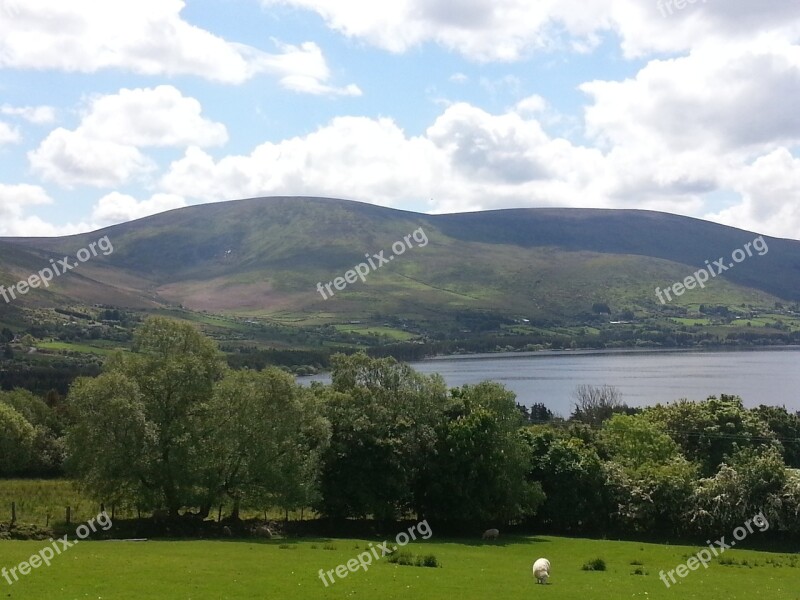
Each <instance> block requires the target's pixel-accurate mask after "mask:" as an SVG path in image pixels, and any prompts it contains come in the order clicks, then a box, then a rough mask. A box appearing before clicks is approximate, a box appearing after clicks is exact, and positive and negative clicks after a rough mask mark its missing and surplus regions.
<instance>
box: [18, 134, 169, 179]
mask: <svg viewBox="0 0 800 600" xmlns="http://www.w3.org/2000/svg"><path fill="white" fill-rule="evenodd" d="M28 159H29V160H30V162H31V167H32V168H33V170H34V172H35V173H37V174H38V175H40V176H41V177H43V178H44V179H47V180H49V181H54V182H56V183H58V184H60V185H62V186H64V187H67V188H72V187H74V186H76V185H91V186H96V187H113V186H115V185H120V184H122V183H126V182H128V181H131V180H132V179H134V178H137V177H141V176H143V175H145V174H147V173H149V172H151V171H154V170H155V169H156V165H155V163H154V162H153V161H152V160H150V159H149V158H147V157H146V156H144V155H143V154H142V153H141V152H139V150H138V149H137V148H136V147H135V146H130V145H126V144H119V143H117V142H114V141H110V140H104V139H94V138H91V137H87V136H84V135H83V133H82V132H80V131H69V130H67V129H64V128H63V127H59V128H58V129H55V130H54V131H52V132H51V133H50V135H48V136H47V138H45V140H44V141H43V142H42V143H41V144H40V145H39V147H38V148H37V149H36V150H33V151H31V152H29V153H28Z"/></svg>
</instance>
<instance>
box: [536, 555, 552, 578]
mask: <svg viewBox="0 0 800 600" xmlns="http://www.w3.org/2000/svg"><path fill="white" fill-rule="evenodd" d="M533 576H534V577H536V583H547V578H548V577H550V561H549V560H547V559H546V558H537V559H536V562H534V563H533Z"/></svg>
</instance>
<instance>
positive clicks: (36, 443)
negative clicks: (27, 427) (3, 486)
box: [0, 389, 64, 475]
mask: <svg viewBox="0 0 800 600" xmlns="http://www.w3.org/2000/svg"><path fill="white" fill-rule="evenodd" d="M0 403H4V404H7V405H8V406H11V407H12V408H14V409H15V410H16V411H17V412H19V413H20V414H21V415H22V416H23V417H25V420H26V421H28V422H29V423H30V424H31V425H32V426H33V429H34V440H33V445H32V448H31V458H30V461H29V464H28V467H27V469H26V473H28V474H37V475H54V474H57V473H58V472H59V471H60V469H61V464H62V462H63V461H64V444H63V440H62V439H61V434H62V425H61V422H60V421H59V419H58V418H57V416H56V413H55V411H54V410H53V409H52V408H50V407H49V406H48V405H47V404H45V402H44V401H43V400H41V399H40V398H38V397H37V396H35V395H33V394H32V393H31V392H29V391H27V390H23V389H16V390H13V391H10V392H0Z"/></svg>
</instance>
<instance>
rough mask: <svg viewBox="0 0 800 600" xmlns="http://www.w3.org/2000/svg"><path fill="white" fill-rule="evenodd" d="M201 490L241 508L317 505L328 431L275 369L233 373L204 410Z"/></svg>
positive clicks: (310, 396) (317, 408) (308, 394)
mask: <svg viewBox="0 0 800 600" xmlns="http://www.w3.org/2000/svg"><path fill="white" fill-rule="evenodd" d="M207 417H208V418H207V420H206V423H207V428H206V431H205V436H204V443H203V448H204V449H205V452H206V456H207V463H206V468H205V469H204V473H203V482H204V485H203V487H204V488H205V489H206V490H207V491H208V493H209V498H208V502H209V503H210V502H214V501H215V500H216V499H217V498H219V497H220V496H221V495H224V496H227V497H228V498H230V499H232V500H233V502H234V511H233V517H234V518H237V517H238V510H239V507H240V506H242V505H246V506H251V507H258V508H267V507H273V506H277V507H281V508H284V509H287V510H288V509H295V508H303V507H306V506H310V505H311V504H312V503H313V502H314V501H315V500H317V496H316V493H317V484H318V475H319V473H318V472H319V464H320V463H319V456H320V453H321V452H322V451H323V450H324V448H325V447H326V446H327V443H328V441H329V438H330V427H329V423H328V421H327V419H325V417H324V416H323V414H322V410H321V402H320V400H319V399H318V398H317V397H316V396H315V395H314V393H313V392H312V391H310V390H308V389H306V388H303V387H302V386H300V385H299V384H297V383H296V382H295V380H294V377H293V376H291V375H289V374H288V373H285V372H284V371H281V370H280V369H277V368H269V369H266V370H264V371H262V372H255V371H234V372H230V373H228V374H227V375H226V377H225V378H224V379H223V380H222V381H221V382H219V384H218V385H217V386H216V389H215V391H214V396H213V398H212V400H211V402H210V404H209V405H208V412H207Z"/></svg>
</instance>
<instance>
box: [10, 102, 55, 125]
mask: <svg viewBox="0 0 800 600" xmlns="http://www.w3.org/2000/svg"><path fill="white" fill-rule="evenodd" d="M0 114H4V115H11V116H15V117H21V118H23V119H25V120H26V121H29V122H30V123H34V124H36V125H45V124H47V123H52V122H53V121H55V120H56V109H55V108H53V107H52V106H11V105H10V104H3V105H2V106H0Z"/></svg>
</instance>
